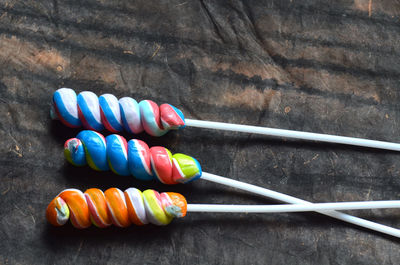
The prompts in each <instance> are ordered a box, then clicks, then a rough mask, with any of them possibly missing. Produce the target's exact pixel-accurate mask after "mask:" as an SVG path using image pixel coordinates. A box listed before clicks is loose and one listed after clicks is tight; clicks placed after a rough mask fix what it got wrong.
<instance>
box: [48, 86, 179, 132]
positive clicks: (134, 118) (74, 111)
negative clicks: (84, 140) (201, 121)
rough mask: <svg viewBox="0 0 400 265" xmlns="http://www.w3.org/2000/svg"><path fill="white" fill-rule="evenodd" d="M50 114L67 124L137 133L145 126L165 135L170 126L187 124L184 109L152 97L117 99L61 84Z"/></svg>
mask: <svg viewBox="0 0 400 265" xmlns="http://www.w3.org/2000/svg"><path fill="white" fill-rule="evenodd" d="M51 116H52V118H53V119H59V120H61V122H62V123H64V124H65V125H66V126H68V127H73V128H78V127H81V126H84V127H85V128H86V129H90V130H95V131H101V130H103V129H107V130H109V131H111V132H114V133H116V132H121V131H123V130H124V129H125V130H126V131H128V132H129V133H134V134H138V133H141V132H142V131H143V130H145V131H146V132H147V133H148V134H150V135H152V136H162V135H164V134H165V133H167V132H168V131H169V130H171V129H180V128H183V127H185V118H184V116H183V113H182V112H181V111H180V110H179V109H177V108H175V107H174V106H172V105H170V104H162V105H161V106H158V105H157V104H156V103H155V102H153V101H151V100H142V101H140V102H139V103H137V101H136V100H134V99H133V98H130V97H123V98H121V99H120V100H118V99H117V98H116V97H115V96H114V95H111V94H104V95H101V96H100V97H97V95H96V94H94V93H93V92H90V91H83V92H81V93H79V94H78V95H76V93H75V91H74V90H72V89H70V88H60V89H58V90H57V91H56V92H54V94H53V106H52V112H51Z"/></svg>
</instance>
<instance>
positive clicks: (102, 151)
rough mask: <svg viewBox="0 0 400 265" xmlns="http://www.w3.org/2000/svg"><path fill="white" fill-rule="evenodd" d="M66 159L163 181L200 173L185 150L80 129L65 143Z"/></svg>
mask: <svg viewBox="0 0 400 265" xmlns="http://www.w3.org/2000/svg"><path fill="white" fill-rule="evenodd" d="M64 155H65V157H66V159H67V160H68V161H69V162H70V163H71V164H73V165H75V166H84V165H86V164H89V166H90V167H91V168H93V169H95V170H98V171H106V170H109V169H111V170H112V171H113V172H114V173H116V174H118V175H123V176H128V175H133V176H134V177H136V178H137V179H141V180H151V179H154V178H157V179H158V180H159V181H161V182H162V183H164V184H177V183H186V182H189V181H192V180H195V179H198V178H200V177H201V173H202V171H201V167H200V164H199V162H198V161H197V160H196V159H194V158H193V157H190V156H187V155H184V154H174V155H172V154H171V152H170V151H169V150H168V149H166V148H164V147H161V146H154V147H151V148H149V147H148V146H147V144H146V143H145V142H143V141H141V140H136V139H132V140H129V142H127V141H126V140H125V138H124V137H122V136H120V135H117V134H112V135H109V136H107V137H106V138H104V136H103V135H101V134H100V133H98V132H95V131H90V130H85V131H81V132H80V133H79V134H78V135H77V137H76V138H72V139H69V140H67V141H66V142H65V144H64Z"/></svg>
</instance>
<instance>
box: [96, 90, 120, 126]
mask: <svg viewBox="0 0 400 265" xmlns="http://www.w3.org/2000/svg"><path fill="white" fill-rule="evenodd" d="M101 96H103V97H104V98H105V100H106V101H107V104H108V106H109V107H110V109H111V111H112V113H113V115H114V117H115V118H116V120H117V121H118V123H119V124H120V125H121V126H122V121H121V112H120V109H119V103H118V99H117V98H116V97H115V96H114V95H112V94H103V95H101Z"/></svg>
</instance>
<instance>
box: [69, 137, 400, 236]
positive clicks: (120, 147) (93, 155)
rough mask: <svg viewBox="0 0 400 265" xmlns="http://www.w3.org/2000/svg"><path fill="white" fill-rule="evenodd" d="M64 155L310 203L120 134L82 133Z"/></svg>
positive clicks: (78, 161) (169, 180)
mask: <svg viewBox="0 0 400 265" xmlns="http://www.w3.org/2000/svg"><path fill="white" fill-rule="evenodd" d="M64 154H65V156H66V158H67V160H68V161H69V162H70V163H72V164H74V165H77V166H83V165H86V164H89V166H90V167H91V168H93V169H95V170H109V169H111V170H112V171H114V172H115V173H117V174H120V175H130V174H131V175H133V176H134V177H136V178H138V179H141V180H150V179H153V178H156V179H158V180H160V181H161V182H163V183H165V184H177V183H187V182H190V181H193V180H196V179H203V180H207V181H211V182H215V183H219V184H222V185H226V186H230V187H233V188H237V189H241V190H245V191H248V192H251V193H255V194H258V195H261V196H264V197H268V198H272V199H275V200H278V201H282V202H285V203H290V204H302V205H304V204H311V203H310V202H307V201H304V200H301V199H298V198H295V197H292V196H289V195H286V194H282V193H279V192H276V191H272V190H269V189H265V188H261V187H258V186H255V185H251V184H247V183H244V182H240V181H237V180H233V179H229V178H225V177H221V176H218V175H214V174H211V173H207V172H204V171H202V169H201V166H200V164H199V162H197V160H196V159H194V158H193V157H190V156H187V155H184V154H174V155H172V154H171V152H170V151H169V150H168V149H166V148H164V147H152V148H149V147H148V146H147V144H145V143H144V142H143V141H140V140H135V139H133V140H130V141H129V142H126V140H125V138H123V137H122V136H119V135H115V134H113V135H109V136H107V137H106V138H104V136H102V135H101V134H100V133H98V132H95V131H89V130H86V131H82V132H80V133H79V134H78V135H77V138H72V139H69V140H67V141H66V143H65V145H64ZM316 211H317V212H319V213H321V214H324V215H328V216H331V217H333V218H336V219H339V220H342V221H345V222H349V223H352V224H355V225H358V226H362V227H365V228H368V229H372V230H375V231H379V232H382V233H386V234H390V235H393V236H397V237H400V230H398V229H394V228H392V227H388V226H384V225H381V224H377V223H374V222H371V221H368V220H364V219H361V218H358V217H354V216H351V215H348V214H344V213H341V212H337V211H323V210H316Z"/></svg>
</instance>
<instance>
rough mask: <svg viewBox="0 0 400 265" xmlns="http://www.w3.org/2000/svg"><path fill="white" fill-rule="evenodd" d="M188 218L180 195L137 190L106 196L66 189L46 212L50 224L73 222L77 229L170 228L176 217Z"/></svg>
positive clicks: (115, 191)
mask: <svg viewBox="0 0 400 265" xmlns="http://www.w3.org/2000/svg"><path fill="white" fill-rule="evenodd" d="M185 215H186V200H185V198H184V197H183V196H182V195H181V194H179V193H173V192H163V193H158V192H157V191H155V190H145V191H144V192H143V193H142V192H141V191H140V190H138V189H136V188H129V189H127V190H126V191H125V192H122V191H121V190H119V189H117V188H111V189H108V190H106V191H105V192H104V193H103V192H102V191H101V190H99V189H88V190H87V191H85V193H82V192H81V191H80V190H77V189H66V190H64V191H62V192H61V193H60V194H58V195H57V196H56V197H55V198H54V199H53V200H52V201H51V202H50V204H49V206H48V207H47V210H46V218H47V220H48V221H49V222H50V223H51V224H52V225H54V226H61V225H64V224H65V223H66V222H67V221H68V220H69V219H71V223H72V225H73V226H75V227H76V228H87V227H89V226H90V225H91V224H92V223H93V224H94V225H95V226H97V227H101V228H104V227H107V226H110V225H111V224H114V225H116V226H119V227H127V226H129V225H131V224H136V225H145V224H148V223H152V224H155V225H167V224H169V223H170V222H171V221H172V219H173V218H174V217H183V216H185Z"/></svg>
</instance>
